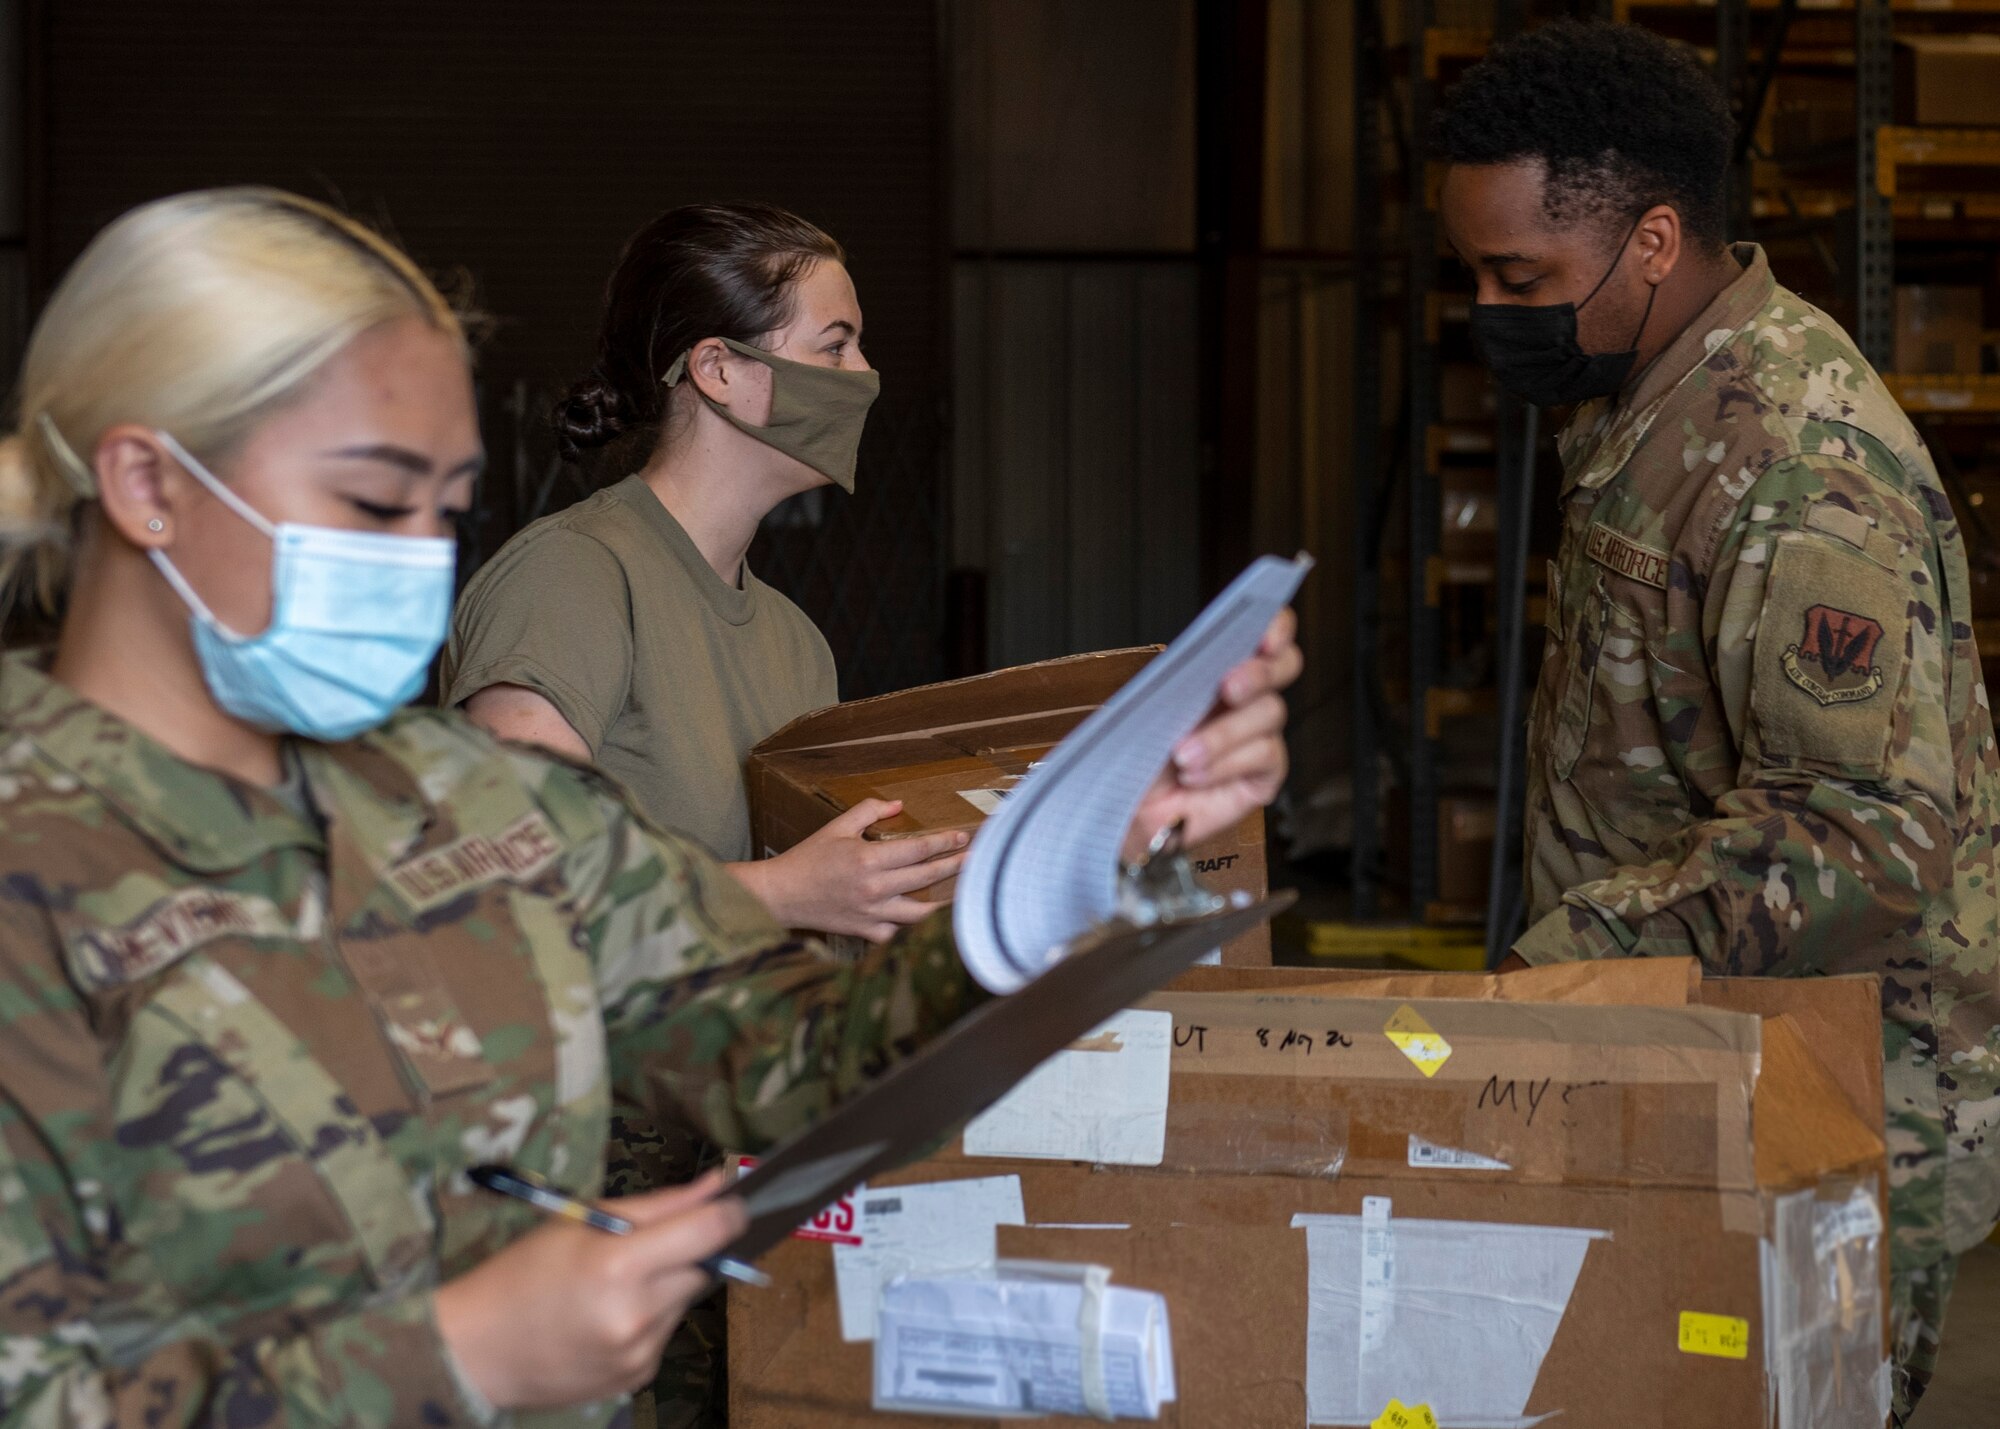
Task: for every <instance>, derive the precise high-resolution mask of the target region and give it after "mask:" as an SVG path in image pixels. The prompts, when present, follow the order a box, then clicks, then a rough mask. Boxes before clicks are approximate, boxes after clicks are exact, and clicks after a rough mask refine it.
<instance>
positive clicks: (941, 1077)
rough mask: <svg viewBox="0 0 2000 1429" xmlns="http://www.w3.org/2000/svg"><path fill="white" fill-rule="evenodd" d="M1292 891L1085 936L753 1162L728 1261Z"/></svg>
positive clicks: (994, 1097) (999, 1091)
mask: <svg viewBox="0 0 2000 1429" xmlns="http://www.w3.org/2000/svg"><path fill="white" fill-rule="evenodd" d="M1148 868H1149V870H1150V871H1151V872H1152V873H1153V874H1154V875H1155V877H1156V878H1157V879H1160V880H1164V881H1166V882H1174V881H1183V882H1187V883H1190V884H1191V875H1186V869H1187V865H1186V861H1185V860H1184V859H1182V858H1181V857H1180V856H1179V855H1178V853H1177V852H1173V853H1170V854H1169V855H1168V856H1166V857H1162V856H1161V853H1160V852H1156V854H1155V857H1154V859H1153V861H1152V863H1151V864H1150V865H1149V866H1148ZM1296 896H1297V895H1296V894H1294V893H1293V892H1291V891H1290V890H1286V891H1283V892H1280V893H1277V894H1274V895H1272V896H1271V897H1269V898H1265V899H1262V900H1260V901H1258V902H1254V903H1246V904H1243V905H1240V906H1237V905H1228V906H1224V907H1223V908H1221V909H1220V910H1219V911H1215V912H1209V913H1203V914H1199V915H1196V916H1192V917H1175V916H1171V915H1169V916H1165V917H1157V918H1153V919H1151V920H1150V921H1146V922H1135V921H1132V919H1130V918H1126V917H1121V918H1119V919H1117V920H1114V921H1112V922H1109V923H1106V924H1104V925H1102V926H1100V927H1098V928H1094V929H1092V930H1091V931H1089V932H1087V933H1085V934H1084V935H1083V936H1082V937H1080V938H1078V939H1076V940H1075V941H1074V942H1072V943H1071V944H1070V945H1069V946H1068V947H1067V948H1066V949H1065V950H1064V952H1063V955H1062V956H1061V958H1060V959H1059V960H1058V961H1057V962H1055V963H1054V964H1053V965H1052V966H1051V967H1050V968H1049V970H1048V971H1047V972H1045V973H1043V974H1042V975H1041V976H1040V977H1038V978H1036V979H1035V981H1033V982H1032V983H1030V984H1029V985H1028V986H1026V987H1025V988H1023V989H1021V991H1019V992H1015V993H1010V994H1008V995H1007V996H1005V997H999V998H995V999H994V1000H993V1001H992V1002H989V1003H986V1004H985V1005H984V1006H982V1007H979V1008H976V1009H974V1010H973V1011H972V1012H970V1013H968V1014H966V1016H964V1017H963V1018H961V1019H959V1021H958V1022H957V1023H956V1024H954V1025H953V1026H952V1027H951V1029H950V1030H949V1031H947V1032H945V1033H944V1034H943V1035H942V1036H940V1037H939V1038H937V1039H936V1040H935V1041H933V1042H931V1043H930V1044H929V1045H927V1046H925V1047H924V1048H923V1049H921V1050H920V1051H918V1052H917V1053H916V1055H914V1056H912V1057H911V1058H909V1060H907V1061H905V1062H902V1063H901V1064H899V1065H898V1066H896V1067H895V1068H894V1069H893V1070H891V1071H890V1072H888V1073H886V1074H885V1075H884V1076H882V1077H881V1078H880V1079H878V1080H877V1081H875V1082H873V1083H871V1084H870V1085H869V1086H868V1087H866V1088H865V1089H864V1090H862V1091H861V1092H859V1093H858V1094H856V1095H855V1096H854V1097H852V1098H850V1099H849V1100H848V1101H846V1102H845V1103H843V1104H842V1105H841V1106H840V1107H839V1108H838V1109H836V1110H835V1111H834V1112H832V1113H831V1114H830V1115H829V1116H827V1117H826V1118H825V1119H824V1120H822V1121H820V1122H818V1123H816V1124H815V1125H813V1126H811V1127H808V1128H807V1129H806V1130H805V1131H804V1132H802V1133H800V1134H799V1135H798V1136H795V1137H793V1138H792V1139H791V1140H790V1141H788V1142H786V1143H785V1144H784V1145H783V1146H781V1147H779V1148H778V1149H777V1150H776V1151H774V1152H772V1153H771V1154H770V1155H768V1156H765V1157H762V1158H761V1159H760V1160H759V1161H758V1163H757V1165H756V1167H755V1168H754V1169H753V1170H752V1171H751V1172H750V1173H749V1174H748V1175H746V1176H745V1177H744V1178H743V1179H742V1180H741V1181H739V1182H737V1183H736V1187H735V1194H736V1195H738V1196H739V1197H741V1198H742V1200H743V1203H744V1206H745V1208H746V1209H747V1210H748V1211H749V1213H750V1227H749V1229H748V1230H746V1231H745V1232H744V1233H743V1235H742V1236H741V1237H739V1238H738V1239H737V1241H736V1242H735V1244H733V1245H731V1246H730V1247H729V1249H728V1250H727V1251H726V1252H725V1254H727V1255H729V1256H731V1257H733V1258H734V1259H737V1260H744V1261H754V1260H755V1259H756V1258H757V1257H758V1256H760V1255H762V1254H763V1253H764V1252H765V1251H767V1250H769V1249H771V1247H773V1246H774V1245H776V1244H778V1242H780V1241H782V1240H784V1239H785V1238H786V1237H787V1236H789V1235H790V1234H791V1233H792V1232H793V1231H794V1230H795V1229H797V1228H798V1227H799V1226H801V1225H803V1224H804V1223H805V1222H806V1221H808V1220H811V1219H812V1218H813V1217H814V1216H815V1215H817V1214H818V1213H819V1212H820V1211H821V1210H823V1209H824V1208H825V1207H827V1206H829V1205H831V1204H832V1203H833V1202H834V1201H837V1200H839V1199H840V1197H841V1196H842V1195H844V1194H845V1193H846V1192H848V1191H849V1190H851V1189H853V1187H854V1186H855V1185H857V1184H858V1183H860V1182H862V1181H865V1180H867V1179H868V1178H869V1177H870V1176H872V1175H874V1174H875V1173H876V1172H879V1171H884V1170H888V1169H889V1168H891V1167H894V1166H900V1165H903V1164H904V1163H906V1162H909V1161H913V1160H915V1159H916V1158H917V1157H919V1156H921V1155H923V1154H924V1153H925V1152H926V1151H928V1150H929V1149H930V1148H931V1147H932V1146H933V1145H935V1144H936V1143H937V1142H938V1140H939V1139H940V1138H942V1137H943V1136H944V1135H945V1134H946V1133H947V1132H948V1131H950V1130H951V1129H952V1128H954V1127H956V1126H958V1125H960V1124H961V1123H963V1122H965V1121H967V1120H969V1119H971V1118H972V1117H974V1116H977V1115H978V1114H979V1113H980V1112H982V1111H984V1110H986V1108H987V1107H989V1106H991V1105H992V1104H993V1103H994V1102H997V1101H999V1100H1000V1099H1001V1098H1002V1097H1004V1096H1005V1095H1006V1094H1007V1093H1008V1092H1010V1091H1012V1090H1013V1089H1014V1086H1015V1084H1016V1083H1018V1082H1019V1081H1020V1080H1021V1079H1022V1078H1023V1077H1025V1076H1027V1075H1028V1073H1030V1072H1032V1071H1033V1070H1034V1069H1035V1068H1036V1067H1038V1066H1040V1065H1041V1064H1042V1062H1043V1061H1045V1060H1046V1059H1047V1058H1049V1057H1051V1056H1053V1055H1055V1054H1056V1053H1057V1052H1059V1051H1061V1050H1062V1049H1063V1048H1065V1047H1067V1046H1069V1044H1070V1043H1072V1042H1074V1041H1076V1039H1077V1038H1079V1037H1082V1036H1083V1035H1084V1034H1086V1033H1087V1032H1089V1031H1090V1030H1091V1029H1092V1028H1093V1027H1096V1026H1097V1025H1098V1024H1099V1023H1101V1022H1103V1021H1104V1020H1105V1019H1106V1018H1108V1017H1110V1016H1111V1015H1112V1014H1113V1013H1115V1012H1118V1011H1121V1010H1122V1009H1124V1008H1126V1007H1129V1006H1131V1005H1132V1004H1133V1003H1135V1002H1137V1001H1138V1000H1139V999H1140V998H1142V997H1144V996H1145V995H1146V994H1147V993H1149V992H1151V991H1153V990H1154V989H1155V988H1157V987H1159V986H1160V984H1162V983H1164V982H1166V981H1167V980H1168V979H1169V978H1171V977H1173V976H1174V975H1175V974H1176V973H1178V972H1180V971H1182V970H1183V969H1185V968H1187V967H1188V966H1190V965H1191V964H1193V963H1194V962H1196V961H1197V960H1198V959H1200V957H1201V956H1202V954H1203V953H1206V952H1207V951H1209V949H1211V948H1214V947H1216V946H1217V945H1219V944H1221V943H1224V942H1227V941H1228V940H1229V939H1231V938H1233V937H1235V936H1236V935H1237V934H1239V933H1241V932H1243V931H1244V930H1245V929H1246V928H1251V927H1254V926H1256V925H1257V924H1258V923H1261V922H1262V921H1264V920H1265V919H1266V918H1269V917H1271V916H1272V915H1273V914H1275V913H1279V912H1282V911H1283V910H1284V909H1286V908H1288V907H1290V906H1291V904H1292V902H1293V900H1294V899H1295V897H1296ZM1209 897H1210V898H1211V900H1212V901H1213V902H1222V901H1223V900H1220V899H1213V897H1212V895H1209ZM1139 916H1140V917H1146V916H1147V915H1146V913H1145V912H1144V911H1141V912H1140V913H1139Z"/></svg>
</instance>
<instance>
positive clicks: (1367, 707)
mask: <svg viewBox="0 0 2000 1429" xmlns="http://www.w3.org/2000/svg"><path fill="white" fill-rule="evenodd" d="M1377 3H1378V0H1355V4H1354V6H1353V9H1352V11H1351V13H1352V16H1353V22H1354V34H1353V57H1354V79H1353V91H1354V206H1353V213H1354V233H1353V236H1352V239H1351V240H1350V243H1349V246H1350V247H1351V248H1352V249H1353V251H1354V332H1353V343H1354V411H1353V422H1352V431H1351V435H1350V448H1349V449H1350V466H1349V471H1348V484H1349V488H1350V490H1352V492H1353V494H1354V550H1353V560H1354V606H1353V610H1354V687H1353V701H1354V702H1353V738H1352V740H1351V742H1350V745H1349V748H1350V750H1351V751H1352V778H1353V780H1354V804H1353V812H1354V851H1353V856H1352V859H1351V869H1352V877H1353V883H1354V908H1353V912H1354V917H1355V918H1356V919H1357V920H1360V919H1367V918H1373V917H1374V916H1375V912H1376V886H1375V883H1376V875H1377V868H1376V865H1377V863H1378V862H1379V860H1380V859H1381V856H1382V790H1381V787H1380V784H1379V781H1378V775H1379V771H1380V767H1381V763H1382V754H1381V749H1382V733H1383V731H1382V730H1381V729H1380V728H1379V727H1378V726H1377V723H1376V719H1375V711H1376V700H1375V697H1374V691H1373V686H1374V685H1375V683H1376V682H1377V681H1379V680H1380V679H1381V671H1380V670H1379V668H1378V665H1379V662H1380V659H1381V647H1380V643H1379V641H1378V638H1377V636H1378V626H1379V623H1380V621H1381V618H1382V609H1381V607H1382V564H1381V561H1382V544H1381V543H1382V531H1381V522H1380V520H1379V519H1378V513H1377V511H1376V509H1375V504H1376V502H1377V501H1378V500H1379V499H1380V498H1379V497H1378V496H1377V491H1378V490H1379V488H1380V486H1381V478H1380V469H1381V465H1382V334H1381V331H1380V328H1379V326H1378V325H1377V321H1376V319H1377V317H1378V315H1379V312H1380V309H1381V305H1382V274H1381V269H1380V260H1381V226H1382V172H1381V170H1382V107H1381V106H1382V87H1381V74H1382V16H1381V11H1380V10H1379V9H1378V8H1377Z"/></svg>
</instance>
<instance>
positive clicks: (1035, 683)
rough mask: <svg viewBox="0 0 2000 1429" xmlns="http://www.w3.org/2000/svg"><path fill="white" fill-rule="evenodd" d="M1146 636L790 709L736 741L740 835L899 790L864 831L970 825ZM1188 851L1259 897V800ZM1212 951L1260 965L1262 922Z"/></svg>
mask: <svg viewBox="0 0 2000 1429" xmlns="http://www.w3.org/2000/svg"><path fill="white" fill-rule="evenodd" d="M1159 649H1160V647H1158V646H1156V645H1149V646H1144V647H1141V648H1138V649H1133V650H1111V651H1105V652H1102V653H1099V654H1093V655H1076V656H1071V657H1069V658H1067V659H1062V660H1045V661H1043V662H1041V663H1040V664H1035V665H1021V666H1017V667H1016V668H1014V669H1011V670H998V671H995V672H994V673H992V674H989V675H975V676H973V677H972V678H970V679H965V680H951V681H947V682H946V683H943V684H937V685H923V686H919V687H918V688H916V689H911V690H901V691H898V692H897V693H895V694H892V695H878V696H876V697H875V698H874V699H868V700H854V701H850V702H849V703H846V704H839V705H831V706H829V707H827V708H826V709H823V710H817V711H814V712H813V713H811V714H807V715H801V716H800V717H799V718H798V719H795V720H793V721H792V722H791V723H790V724H788V725H786V726H785V727H784V728H783V729H781V730H779V731H778V732H777V733H776V734H774V735H772V736H771V737H770V738H769V739H767V740H765V741H764V742H763V743H762V744H760V745H758V746H757V747H756V749H754V750H752V751H751V753H750V759H749V763H748V769H747V774H748V780H749V788H750V829H751V836H752V838H753V839H754V840H755V841H756V845H757V848H758V849H759V851H760V852H761V853H762V854H763V856H765V857H767V858H768V857H769V856H771V855H772V854H776V853H782V852H783V851H784V850H786V849H788V848H790V847H792V846H793V845H794V844H796V843H798V842H799V841H800V840H802V839H804V838H806V837H807V836H809V835H810V834H812V833H814V832H815V831H816V830H818V829H819V828H820V827H821V826H823V825H824V824H826V823H827V822H828V821H829V820H831V819H833V818H835V817H837V816H838V815H840V814H841V813H843V812H844V811H846V810H848V809H851V808H853V807H854V806H855V805H856V804H858V803H860V802H861V801H862V800H864V799H900V800H902V801H903V812H902V813H901V814H899V815H898V816H897V817H896V818H894V819H890V820H888V821H886V822H884V823H882V824H878V825H877V826H876V827H875V828H874V829H873V830H872V831H871V832H870V834H869V837H870V838H879V839H901V838H909V837H911V836H912V835H916V834H927V833H937V832H940V831H942V830H946V829H963V830H965V831H967V832H971V831H973V830H975V829H977V828H978V827H979V825H980V824H981V823H983V822H984V821H985V819H986V816H987V814H989V813H991V812H992V811H993V810H994V809H995V808H997V807H999V803H1000V801H1001V800H1002V799H1004V798H1006V796H1007V791H1008V790H1009V789H1010V788H1012V787H1013V785H1014V783H1015V781H1016V780H1018V779H1019V778H1020V777H1021V776H1022V775H1023V774H1025V773H1027V771H1028V769H1029V767H1030V766H1031V765H1033V764H1034V763H1035V761H1036V760H1038V759H1040V758H1041V757H1042V756H1043V755H1044V754H1047V753H1048V752H1049V750H1050V749H1052V748H1054V747H1055V745H1056V743H1057V742H1058V741H1060V740H1061V739H1062V737H1063V736H1064V735H1066V734H1068V733H1069V732H1070V731H1071V730H1072V729H1074V728H1076V726H1077V725H1079V724H1081V723H1082V722H1083V720H1084V717H1085V716H1086V715H1088V714H1089V713H1090V712H1091V711H1092V710H1094V709H1096V708H1097V707H1098V706H1099V705H1101V704H1103V703H1104V702H1105V701H1106V700H1107V699H1109V698H1110V697H1111V696H1112V695H1113V694H1114V693H1116V692H1117V690H1118V688H1119V687H1120V686H1121V685H1123V684H1124V683H1125V682H1126V681H1127V680H1129V679H1131V678H1132V676H1134V675H1136V674H1137V673H1138V672H1139V671H1140V670H1141V669H1142V668H1144V666H1145V664H1146V662H1147V661H1149V660H1151V659H1152V658H1153V657H1154V656H1155V655H1157V654H1158V653H1159ZM1193 859H1194V864H1195V868H1196V871H1197V872H1198V873H1199V874H1200V875H1201V878H1202V881H1203V882H1204V883H1205V884H1207V885H1208V886H1209V887H1210V888H1213V889H1215V890H1217V891H1218V892H1224V893H1227V892H1234V891H1235V890H1237V889H1242V890H1243V891H1245V892H1247V893H1250V894H1251V895H1253V896H1256V897H1262V896H1263V894H1264V891H1265V888H1266V870H1265V862H1264V816H1263V814H1262V813H1261V812H1259V813H1256V814H1253V815H1251V816H1250V817H1249V818H1247V819H1245V820H1244V821H1243V822H1242V823H1241V824H1240V825H1238V826H1237V827H1236V828H1235V829H1234V830H1232V831H1231V832H1229V833H1226V834H1223V835H1221V836H1219V837H1217V838H1215V839H1211V840H1210V841H1209V842H1207V843H1205V844H1203V845H1202V846H1201V847H1200V848H1198V849H1195V850H1193ZM955 883H956V880H955V879H948V880H946V881H944V882H943V883H939V884H936V885H934V886H932V887H930V888H927V889H924V890H923V891H922V892H920V893H919V894H918V895H917V896H918V897H919V898H924V899H947V898H950V897H951V894H952V889H953V886H954V884H955ZM1222 961H1223V962H1224V963H1225V964H1227V965H1230V966H1241V967H1268V966H1269V965H1270V962H1271V936H1270V930H1269V928H1268V927H1261V926H1260V927H1259V928H1258V929H1256V931H1254V932H1252V933H1248V934H1245V935H1244V936H1243V937H1241V938H1238V939H1236V940H1235V941H1233V942H1231V943H1230V944H1228V945H1227V946H1226V947H1224V948H1223V950H1222Z"/></svg>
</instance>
